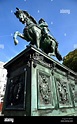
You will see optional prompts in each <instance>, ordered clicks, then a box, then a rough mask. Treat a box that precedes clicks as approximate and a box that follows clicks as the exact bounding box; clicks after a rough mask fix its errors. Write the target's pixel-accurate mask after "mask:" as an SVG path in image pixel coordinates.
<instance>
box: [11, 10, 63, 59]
mask: <svg viewBox="0 0 77 124" xmlns="http://www.w3.org/2000/svg"><path fill="white" fill-rule="evenodd" d="M16 9H17V11H16V12H15V13H14V14H15V15H16V17H17V18H18V19H19V21H20V22H22V23H23V24H26V26H25V28H24V29H23V34H21V33H20V32H18V31H16V32H15V33H14V36H13V39H14V43H15V45H17V44H18V40H17V39H16V38H17V36H19V37H21V38H23V39H25V40H26V41H27V42H30V44H32V45H36V47H37V48H38V49H41V50H42V51H44V52H45V53H46V54H48V55H52V56H56V57H57V59H58V60H59V61H61V60H62V56H61V55H60V53H59V51H58V42H57V41H56V39H55V38H54V37H53V36H51V35H50V34H49V29H48V24H47V23H46V22H45V20H44V19H42V18H41V19H40V20H39V21H38V23H37V22H36V20H35V19H34V18H33V17H32V16H31V15H30V14H29V13H28V12H27V11H23V10H20V9H18V8H16ZM30 44H29V45H30Z"/></svg>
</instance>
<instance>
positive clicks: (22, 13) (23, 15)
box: [14, 8, 37, 24]
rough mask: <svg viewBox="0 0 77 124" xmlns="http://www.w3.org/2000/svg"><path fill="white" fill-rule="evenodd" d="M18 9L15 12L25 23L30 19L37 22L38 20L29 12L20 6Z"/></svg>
mask: <svg viewBox="0 0 77 124" xmlns="http://www.w3.org/2000/svg"><path fill="white" fill-rule="evenodd" d="M16 9H17V11H16V12H15V13H14V14H15V15H16V17H17V18H19V21H20V22H22V23H23V24H25V23H26V21H27V20H28V19H30V21H31V22H33V23H35V24H37V22H36V20H35V19H34V18H33V17H32V16H31V15H30V14H29V13H28V12H27V11H23V10H20V9H19V8H16Z"/></svg>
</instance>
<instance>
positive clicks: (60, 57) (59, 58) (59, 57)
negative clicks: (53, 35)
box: [55, 48, 62, 61]
mask: <svg viewBox="0 0 77 124" xmlns="http://www.w3.org/2000/svg"><path fill="white" fill-rule="evenodd" d="M55 54H56V57H57V59H58V60H59V61H62V56H61V55H60V53H59V51H58V49H57V48H56V49H55Z"/></svg>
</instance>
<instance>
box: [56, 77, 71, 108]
mask: <svg viewBox="0 0 77 124" xmlns="http://www.w3.org/2000/svg"><path fill="white" fill-rule="evenodd" d="M56 88H57V93H58V100H59V104H61V105H64V106H67V105H69V104H70V100H69V91H68V86H67V82H65V81H64V80H62V79H56Z"/></svg>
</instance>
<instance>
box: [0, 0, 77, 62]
mask: <svg viewBox="0 0 77 124" xmlns="http://www.w3.org/2000/svg"><path fill="white" fill-rule="evenodd" d="M16 7H18V8H20V9H22V10H27V11H28V12H29V14H30V15H32V16H33V17H34V18H35V19H36V21H37V22H38V20H39V19H40V18H44V19H45V21H46V22H47V23H48V26H49V29H50V31H51V34H53V36H54V37H55V38H56V40H57V41H58V43H59V47H58V48H59V51H60V54H61V55H62V57H64V56H65V55H67V54H68V53H69V52H70V51H73V50H74V49H76V48H77V0H0V61H3V62H7V61H9V60H10V59H12V58H13V57H14V56H16V55H17V54H19V53H20V52H21V51H23V50H24V49H25V46H26V45H27V44H28V42H27V41H25V40H23V39H21V38H18V41H19V44H18V45H17V46H15V45H14V41H13V34H14V32H15V31H17V30H18V31H19V32H21V33H22V32H23V29H24V25H23V24H21V22H19V20H18V19H17V18H16V17H15V15H14V12H15V11H16Z"/></svg>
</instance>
